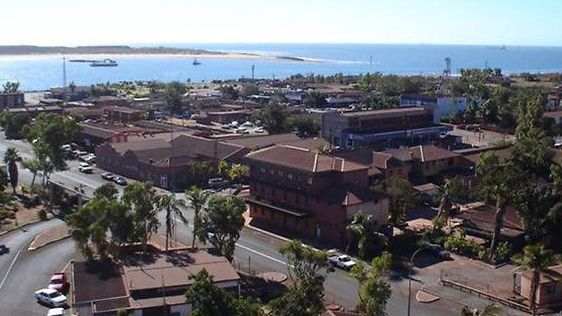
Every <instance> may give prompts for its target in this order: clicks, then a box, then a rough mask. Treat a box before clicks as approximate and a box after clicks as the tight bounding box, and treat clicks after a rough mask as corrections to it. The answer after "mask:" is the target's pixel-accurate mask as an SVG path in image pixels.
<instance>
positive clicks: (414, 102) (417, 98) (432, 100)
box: [400, 93, 481, 118]
mask: <svg viewBox="0 0 562 316" xmlns="http://www.w3.org/2000/svg"><path fill="white" fill-rule="evenodd" d="M475 101H477V104H478V106H480V103H481V101H480V100H475ZM468 102H469V99H468V98H467V97H462V96H461V97H455V96H449V95H445V94H435V93H433V94H431V93H427V94H420V93H402V94H401V95H400V104H401V105H400V106H430V107H435V109H436V114H437V116H438V117H439V118H442V117H450V116H454V115H456V114H458V113H459V112H464V111H465V110H466V106H467V103H468Z"/></svg>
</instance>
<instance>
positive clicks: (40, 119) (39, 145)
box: [23, 113, 80, 185]
mask: <svg viewBox="0 0 562 316" xmlns="http://www.w3.org/2000/svg"><path fill="white" fill-rule="evenodd" d="M79 131H80V126H79V125H78V122H76V120H75V119H74V118H72V117H69V116H62V115H58V114H53V113H49V114H45V113H41V114H39V116H37V117H36V118H35V120H34V121H33V122H32V123H31V124H28V125H26V126H25V127H24V130H23V133H24V135H25V137H26V139H27V140H28V141H29V142H30V143H32V144H33V151H34V152H35V157H36V158H37V160H39V161H40V165H41V171H42V172H43V185H46V181H45V180H48V179H49V176H50V173H51V172H52V171H53V170H64V169H66V161H65V158H66V157H65V152H64V151H63V150H61V147H62V145H64V144H67V143H70V142H71V141H72V140H73V139H74V138H75V137H76V135H77V134H78V133H79Z"/></svg>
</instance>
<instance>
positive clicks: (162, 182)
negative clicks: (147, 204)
mask: <svg viewBox="0 0 562 316" xmlns="http://www.w3.org/2000/svg"><path fill="white" fill-rule="evenodd" d="M160 186H161V187H163V188H167V187H168V177H167V176H165V175H162V176H160Z"/></svg>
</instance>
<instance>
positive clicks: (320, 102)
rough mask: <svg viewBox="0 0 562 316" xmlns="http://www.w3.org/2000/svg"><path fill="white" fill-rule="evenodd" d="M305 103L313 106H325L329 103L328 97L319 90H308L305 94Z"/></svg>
mask: <svg viewBox="0 0 562 316" xmlns="http://www.w3.org/2000/svg"><path fill="white" fill-rule="evenodd" d="M303 103H304V104H305V105H306V106H309V107H313V108H325V107H326V106H327V105H328V102H327V101H326V98H325V97H324V96H323V95H322V94H320V93H318V92H314V91H312V92H307V93H305V94H304V97H303Z"/></svg>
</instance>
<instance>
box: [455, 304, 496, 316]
mask: <svg viewBox="0 0 562 316" xmlns="http://www.w3.org/2000/svg"><path fill="white" fill-rule="evenodd" d="M502 312H503V310H502V308H501V307H499V306H497V305H496V304H489V305H487V306H486V307H484V309H483V310H481V311H478V310H477V311H472V310H470V309H468V308H467V307H466V306H465V307H463V308H462V310H461V314H460V316H499V315H501V314H502Z"/></svg>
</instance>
